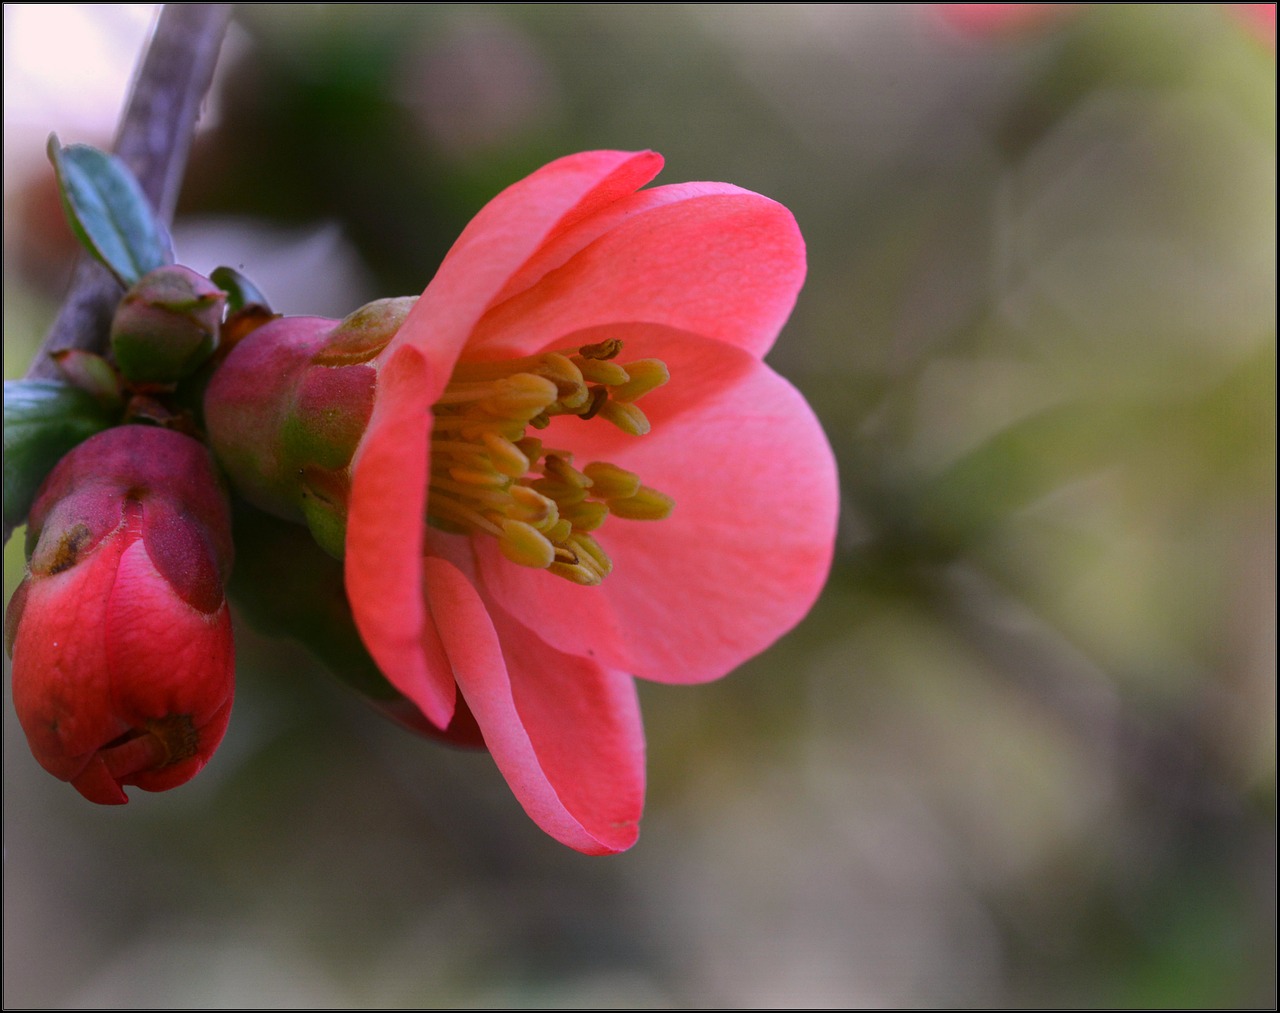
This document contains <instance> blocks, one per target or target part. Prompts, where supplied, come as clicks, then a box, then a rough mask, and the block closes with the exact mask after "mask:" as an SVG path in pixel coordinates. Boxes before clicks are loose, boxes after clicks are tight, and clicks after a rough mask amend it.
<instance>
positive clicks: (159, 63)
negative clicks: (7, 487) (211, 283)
mask: <svg viewBox="0 0 1280 1013" xmlns="http://www.w3.org/2000/svg"><path fill="white" fill-rule="evenodd" d="M230 18H231V5H230V4H165V5H164V6H163V7H162V8H161V10H160V17H159V19H158V20H157V22H156V29H155V33H154V34H153V35H152V37H151V42H150V45H148V47H147V51H146V55H145V56H144V57H143V58H142V62H141V64H140V65H139V67H138V72H137V76H136V77H135V78H134V81H133V90H132V91H131V92H130V94H129V101H128V104H127V105H126V107H125V111H124V115H123V117H122V118H121V120H120V128H119V131H118V133H117V134H116V141H115V147H114V150H115V153H116V154H117V155H119V156H120V158H122V159H123V160H124V162H125V163H126V164H127V165H128V166H129V168H130V169H132V170H133V172H134V174H135V175H136V176H137V177H138V182H139V183H141V184H142V191H143V193H145V194H146V195H147V197H148V199H149V200H150V201H151V204H152V206H153V207H154V208H155V211H156V213H157V214H158V215H159V216H160V218H161V219H162V220H163V221H164V223H165V224H166V225H167V224H169V223H170V222H171V221H172V219H173V210H174V207H175V206H176V205H177V203H178V192H179V191H180V190H181V188H182V177H183V174H184V172H185V171H186V166H187V155H188V153H189V152H190V150H191V139H192V137H193V136H194V135H195V125H196V120H197V118H198V117H199V114H200V104H201V103H202V102H203V101H204V96H205V93H206V92H207V91H208V90H209V84H210V82H211V81H212V80H213V69H214V66H215V65H216V64H217V61H218V50H219V49H220V48H221V47H222V38H223V36H224V35H225V34H226V30H227V23H228V22H229V21H230ZM119 299H120V286H119V284H118V283H117V282H116V280H115V279H114V278H113V277H112V276H111V275H110V273H109V272H108V271H107V270H106V268H104V267H102V266H101V265H100V264H98V262H97V261H95V260H93V259H92V258H90V257H89V256H88V255H87V254H82V255H81V257H80V260H79V261H78V262H77V264H76V269H75V273H74V275H73V277H72V281H71V288H70V290H69V291H68V292H67V297H66V299H65V300H64V301H63V304H62V308H61V309H60V310H59V311H58V316H57V318H56V319H55V320H54V322H53V325H52V326H51V327H50V328H49V332H48V334H46V335H45V338H44V341H42V342H41V344H40V348H39V349H38V350H37V352H36V355H35V358H34V359H33V360H32V362H31V365H30V367H28V369H27V376H28V377H29V378H33V379H34V378H46V379H47V378H56V377H57V376H58V375H59V373H58V370H57V367H56V366H54V364H53V360H52V358H50V352H52V351H55V350H60V349H64V348H81V349H85V350H87V351H96V352H100V351H102V350H103V349H104V348H105V347H106V338H107V331H108V329H109V327H110V324H111V315H112V312H113V311H114V309H115V306H116V303H117V302H118V301H119Z"/></svg>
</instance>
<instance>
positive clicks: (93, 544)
mask: <svg viewBox="0 0 1280 1013" xmlns="http://www.w3.org/2000/svg"><path fill="white" fill-rule="evenodd" d="M27 545H28V554H29V564H28V573H27V577H26V578H25V579H24V581H23V582H22V585H21V586H20V587H19V589H18V591H17V592H16V593H15V594H14V596H13V599H12V600H11V601H10V603H9V610H8V614H7V617H6V627H7V629H6V633H7V637H8V647H9V651H10V653H11V654H12V656H13V698H14V705H15V707H16V710H17V712H18V720H19V721H20V722H21V724H22V728H23V731H24V732H25V733H26V735H27V741H28V743H29V744H30V746H31V751H32V753H34V754H35V757H36V759H37V760H38V761H39V762H40V764H41V765H42V766H43V767H44V768H45V769H46V770H48V771H49V772H50V773H51V774H53V775H54V776H55V777H58V778H61V779H62V780H64V781H69V782H71V784H72V786H73V787H74V788H75V789H76V790H77V791H79V792H80V794H82V795H84V796H85V798H87V799H89V800H91V801H93V802H100V803H103V804H106V805H112V804H122V803H124V802H127V801H128V798H127V797H126V796H125V793H124V791H123V790H122V788H123V786H124V785H137V786H138V787H140V788H142V789H144V790H146V791H165V790H167V789H169V788H173V787H176V786H177V785H179V784H183V783H184V782H186V781H188V780H190V779H191V778H192V777H194V776H195V774H196V773H197V772H198V771H199V770H200V768H201V767H203V766H204V764H205V761H206V760H208V758H209V757H210V756H211V755H212V754H213V751H214V750H215V749H216V748H217V746H218V743H219V742H220V741H221V740H222V735H223V732H225V731H226V727H227V719H228V717H229V716H230V713H231V701H232V695H233V687H234V660H233V649H232V641H231V620H230V615H229V612H228V609H227V603H226V600H225V598H224V597H223V591H222V585H223V579H224V578H225V576H226V574H227V570H228V569H229V566H230V562H231V534H230V518H229V515H228V510H227V504H226V501H225V498H224V496H223V493H222V491H221V489H220V487H219V485H218V482H217V479H216V478H215V476H214V472H213V467H212V462H211V461H210V459H209V455H208V453H207V452H206V451H205V449H204V448H203V447H202V446H201V445H200V444H199V443H197V442H196V441H195V440H193V439H191V438H190V437H187V436H183V435H180V434H178V433H174V432H169V431H167V430H163V429H156V428H151V427H144V426H136V425H132V426H124V427H120V428H116V429H109V430H107V431H105V432H102V433H99V434H98V435H96V436H93V437H91V438H90V439H88V440H86V441H85V442H84V443H82V444H80V446H78V447H77V448H75V449H74V450H73V451H71V453H69V454H68V455H67V456H66V457H64V458H63V459H62V461H60V462H59V463H58V465H57V467H55V468H54V470H53V471H52V472H51V473H50V475H49V477H48V478H47V479H46V480H45V483H44V485H43V486H42V487H41V490H40V492H39V494H38V495H37V497H36V500H35V504H34V505H33V507H32V509H31V513H30V515H29V517H28V521H27Z"/></svg>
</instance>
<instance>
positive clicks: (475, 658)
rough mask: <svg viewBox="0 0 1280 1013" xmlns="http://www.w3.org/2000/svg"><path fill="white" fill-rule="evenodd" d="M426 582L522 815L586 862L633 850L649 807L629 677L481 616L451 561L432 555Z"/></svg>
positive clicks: (497, 617)
mask: <svg viewBox="0 0 1280 1013" xmlns="http://www.w3.org/2000/svg"><path fill="white" fill-rule="evenodd" d="M424 576H425V582H426V587H427V593H428V596H429V597H430V600H431V608H432V611H433V612H434V614H435V615H436V616H437V619H438V621H439V624H440V631H441V636H442V639H443V642H444V646H445V650H446V651H447V652H448V655H449V661H450V662H451V663H452V665H453V669H454V672H455V674H456V676H457V679H458V685H459V687H460V688H461V690H462V694H463V696H464V697H465V698H466V701H467V704H468V705H469V706H470V707H471V710H472V712H473V713H474V714H475V717H476V720H477V722H479V724H480V728H481V731H483V732H484V738H485V743H486V744H487V745H488V747H489V751H490V752H491V753H492V754H493V758H494V760H495V762H496V763H497V764H498V769H499V770H501V771H502V774H503V776H504V777H505V778H506V779H507V783H508V784H510V786H511V790H512V791H513V792H514V793H515V796H516V798H517V799H519V801H520V804H521V805H523V806H524V808H525V811H526V812H528V814H529V815H530V816H531V817H532V818H533V820H534V822H536V823H537V824H538V826H540V827H542V829H543V830H545V831H546V832H547V833H548V834H550V835H551V836H552V837H554V838H555V839H556V840H558V841H560V842H561V843H563V844H567V845H569V846H570V847H571V848H576V849H577V850H578V851H582V852H585V853H586V854H595V855H598V854H609V853H611V852H617V851H623V850H625V849H627V848H629V847H631V845H632V844H634V843H635V841H636V837H637V836H638V834H639V820H640V814H641V811H642V809H643V806H644V732H643V729H642V728H641V724H640V708H639V702H638V701H637V699H636V693H635V685H634V682H633V681H632V679H631V678H630V677H629V676H627V675H624V674H623V673H621V672H616V671H611V670H609V669H606V668H602V667H600V666H599V665H596V664H594V663H593V662H591V661H588V660H587V659H586V658H583V657H571V656H568V655H565V654H562V653H560V652H559V651H556V650H555V649H554V648H552V647H550V646H548V645H547V644H546V643H545V642H543V641H542V640H540V639H539V638H538V637H537V636H535V635H534V634H533V633H532V632H530V631H529V630H527V629H526V628H524V627H523V626H521V625H520V624H519V623H517V622H515V621H513V620H512V619H511V618H510V617H508V616H506V615H505V614H503V613H502V612H501V611H500V610H492V611H491V610H490V609H488V608H486V607H485V604H484V602H483V601H482V600H481V598H480V596H479V594H478V593H477V592H476V589H475V588H474V587H473V586H472V584H471V582H470V581H469V580H468V579H467V578H466V576H464V575H463V573H462V572H461V571H460V570H459V569H458V568H457V567H455V566H454V565H453V564H452V563H450V562H448V561H446V560H444V559H438V558H431V557H428V558H427V559H426V561H425V563H424Z"/></svg>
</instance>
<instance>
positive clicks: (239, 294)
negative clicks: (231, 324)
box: [209, 267, 271, 313]
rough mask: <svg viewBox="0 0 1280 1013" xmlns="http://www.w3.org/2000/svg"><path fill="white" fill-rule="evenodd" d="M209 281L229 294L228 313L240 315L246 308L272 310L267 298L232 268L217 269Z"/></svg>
mask: <svg viewBox="0 0 1280 1013" xmlns="http://www.w3.org/2000/svg"><path fill="white" fill-rule="evenodd" d="M209 280H210V281H211V282H213V283H214V284H215V285H217V286H218V288H220V289H222V291H224V292H226V293H227V312H228V313H239V312H240V311H241V310H242V309H244V308H245V307H246V306H261V307H262V308H263V309H270V308H271V306H270V304H269V303H268V302H267V297H266V296H265V295H263V294H262V292H261V291H259V289H258V287H257V286H256V285H255V284H254V283H253V282H251V281H250V280H249V279H248V278H246V277H245V276H244V275H243V274H241V273H240V272H239V271H237V270H236V269H235V268H232V267H215V268H214V269H213V273H212V274H210V275H209Z"/></svg>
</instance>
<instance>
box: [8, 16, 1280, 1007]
mask: <svg viewBox="0 0 1280 1013" xmlns="http://www.w3.org/2000/svg"><path fill="white" fill-rule="evenodd" d="M1248 6H1249V5H1220V6H1200V7H1197V6H1183V5H1179V6H1176V7H1175V6H1173V5H1161V4H1153V5H1133V6H1128V5H1106V6H1097V7H1090V6H1088V5H1081V6H1078V7H1064V8H1058V9H1057V10H1056V11H1051V12H1049V13H1041V14H1039V15H1033V16H1030V17H1028V18H1027V19H1025V20H1023V21H1019V22H1018V23H1014V24H1004V25H985V26H984V25H981V24H978V23H976V22H973V21H971V20H969V19H967V18H965V17H964V14H965V12H964V11H960V10H955V9H953V10H950V11H947V12H941V13H940V12H939V11H938V10H937V9H935V8H932V7H930V6H928V5H903V6H897V5H859V4H850V5H844V4H840V5H758V6H749V7H748V6H743V5H735V4H728V5H643V4H631V5H627V4H623V5H608V6H605V5H595V4H582V5H560V4H513V5H508V4H467V5H453V4H432V5H364V6H360V7H358V8H357V7H353V6H345V5H328V4H299V5H262V6H259V5H253V4H245V5H242V6H239V7H238V8H237V13H236V21H235V23H234V25H233V29H232V32H231V33H230V35H229V36H228V40H227V44H226V46H225V47H224V51H223V62H222V64H221V67H220V73H219V78H218V81H217V84H216V87H215V93H214V95H213V96H212V97H211V99H210V100H209V103H208V108H207V119H206V123H207V127H206V129H205V131H204V132H203V133H202V134H201V136H200V137H199V139H198V141H197V145H196V149H195V152H194V153H193V157H192V163H191V167H190V172H189V175H188V185H187V189H186V191H185V195H184V198H183V202H182V206H181V208H180V213H179V219H178V222H177V224H176V226H175V238H176V243H177V247H178V252H179V256H180V259H182V260H183V261H185V262H187V263H190V264H191V265H192V266H194V267H197V268H200V269H204V270H208V269H211V268H212V267H214V266H216V265H217V264H220V263H227V264H231V265H232V266H235V267H239V268H242V269H243V270H244V271H245V272H246V273H247V274H248V275H249V276H250V277H252V278H253V279H254V280H255V281H256V282H257V283H258V284H259V285H260V287H262V288H263V289H264V290H265V291H266V292H267V293H268V294H269V295H270V296H271V297H272V299H273V302H274V303H275V306H276V308H277V309H279V310H283V311H286V312H291V313H321V314H330V315H343V314H345V313H346V312H348V311H349V310H351V309H353V308H354V307H356V306H358V305H359V304H360V303H362V302H363V301H365V300H367V299H370V298H373V297H377V296H383V295H398V294H412V293H416V292H417V291H420V290H421V289H422V287H423V286H424V285H425V283H426V281H427V280H428V279H429V278H430V276H431V273H432V271H433V269H434V266H435V265H436V264H437V263H438V261H439V258H440V257H441V256H442V255H443V253H444V251H445V250H446V249H447V248H448V246H449V244H450V243H451V241H452V240H453V238H454V237H455V236H456V235H457V234H458V232H459V231H460V229H461V228H462V226H463V225H464V224H465V223H466V222H467V220H468V219H469V218H470V217H471V216H472V214H474V212H475V211H476V210H477V209H478V208H479V207H480V206H481V205H482V204H483V203H484V201H485V200H487V199H488V198H489V197H490V196H492V195H493V194H494V193H495V192H496V191H497V190H499V189H501V188H502V187H503V186H505V185H507V184H508V183H510V182H512V181H514V180H515V179H517V178H519V177H520V176H522V175H524V174H525V173H527V172H529V171H531V170H532V169H534V168H536V167H537V166H539V165H541V164H542V163H544V162H546V161H549V160H550V159H552V158H554V157H557V156H559V155H562V154H566V153H568V152H572V151H577V150H582V149H586V148H599V147H617V148H629V149H630V148H644V147H652V148H655V149H657V150H659V151H661V152H663V153H664V154H665V156H666V158H667V168H666V171H665V172H664V174H663V176H662V177H661V178H660V180H659V182H680V181H684V180H694V179H712V180H725V181H730V182H733V183H737V184H739V185H741V186H744V187H748V188H750V189H753V190H757V191H759V192H761V193H764V194H767V195H768V196H770V197H773V198H775V199H777V200H779V201H781V202H782V203H784V204H786V205H787V206H788V207H790V208H791V209H792V210H793V211H794V212H795V215H796V217H797V219H798V220H799V223H800V226H801V229H802V231H803V232H804V234H805V236H806V238H807V241H808V244H809V264H810V267H809V280H808V283H807V286H806V288H805V290H804V292H803V293H802V295H801V298H800V302H799V305H798V307H797V309H796V312H795V315H794V316H793V318H792V320H791V322H790V324H789V325H788V327H787V328H786V330H785V331H784V333H783V335H782V337H781V339H780V340H779V342H778V346H777V348H776V349H775V351H774V352H773V353H772V355H771V356H770V360H769V361H770V362H771V364H772V365H773V366H774V368H775V369H777V370H778V371H779V372H781V373H783V374H784V375H785V376H787V377H789V378H790V379H791V380H792V381H793V382H794V383H795V384H796V385H797V386H798V387H799V388H800V389H801V390H803V391H804V393H805V394H806V396H807V397H808V398H809V400H810V402H811V403H812V404H813V406H814V408H815V409H816V411H817V413H818V415H819V416H820V417H821V419H822V420H823V423H824V425H825V427H826V430H827V433H828V435H829V436H830V439H831V442H832V445H833V447H834V448H835V452H836V454H837V456H838V458H839V462H840V469H841V477H842V486H843V508H842V519H841V531H840V538H839V544H838V546H837V553H836V560H835V567H834V570H833V572H832V575H831V580H830V583H829V586H828V588H827V590H826V592H825V594H824V596H823V597H822V599H821V600H820V601H819V603H818V605H817V607H816V608H815V609H814V611H813V613H812V615H811V616H810V617H809V619H808V620H807V621H806V622H805V623H803V624H802V625H801V626H800V627H799V628H798V629H797V630H796V631H795V632H794V633H792V634H791V635H789V636H787V637H786V638H784V639H783V640H782V641H781V642H780V643H779V644H778V645H777V646H776V647H775V648H774V649H773V650H771V651H769V652H768V653H766V654H765V655H763V656H761V657H759V658H757V659H755V660H754V661H752V662H750V663H749V664H747V665H745V666H744V667H743V668H742V670H740V671H739V672H737V673H735V674H734V675H733V676H731V677H730V678H727V679H725V680H722V681H721V682H718V683H716V684H713V685H709V686H704V687H698V688H674V687H660V686H644V687H642V698H643V701H644V706H645V717H646V725H647V729H648V736H649V770H650V790H649V798H648V808H647V814H646V817H645V821H644V825H643V831H642V834H641V839H640V843H639V844H638V845H637V846H636V848H635V849H633V850H632V851H631V852H629V853H627V854H625V855H622V856H619V857H616V858H609V859H600V858H586V857H583V856H581V855H578V854H576V853H574V852H572V851H569V850H567V849H565V848H563V847H562V846H560V845H558V844H556V843H555V842H553V841H552V840H550V839H549V838H547V837H545V836H544V835H543V834H542V832H541V831H539V830H538V829H537V828H536V827H535V826H534V825H533V823H532V822H530V821H529V820H528V819H527V817H525V815H524V814H523V812H522V811H521V810H520V808H519V806H518V805H517V804H516V803H515V801H514V799H513V798H512V797H511V795H510V793H509V791H508V790H507V788H506V785H505V783H504V782H503V781H502V779H501V777H500V776H499V775H498V773H497V771H496V770H495V769H494V768H493V766H492V763H491V762H490V761H489V760H488V758H487V757H485V756H482V755H473V754H467V753H460V752H455V751H451V750H449V749H447V748H445V747H441V746H437V745H434V744H432V743H429V742H426V741H423V740H418V739H415V738H413V737H412V736H409V735H407V734H405V733H403V732H401V731H399V730H398V729H397V728H395V727H393V726H392V725H391V724H389V723H386V722H384V721H382V720H381V719H380V718H379V717H378V716H377V715H376V714H374V713H373V712H372V711H371V710H369V709H368V708H366V707H364V706H363V705H362V704H361V703H360V701H359V700H358V699H357V698H355V697H354V696H352V695H351V694H349V693H348V692H347V691H346V690H345V689H344V688H343V687H341V686H340V685H339V684H338V683H337V682H336V680H334V679H333V678H332V677H331V676H330V675H329V674H328V673H326V672H324V671H323V670H321V669H318V668H316V667H314V666H313V665H312V663H311V662H310V661H309V660H308V659H307V657H306V655H304V654H303V653H302V652H301V651H300V650H298V649H296V648H294V647H292V646H291V645H289V644H283V643H275V642H268V641H265V640H262V639H261V638H257V637H255V636H254V635H253V634H252V633H251V632H249V631H248V630H247V629H244V628H243V627H242V628H241V630H240V631H239V632H238V647H239V657H240V665H239V688H238V692H237V697H238V699H237V702H236V713H235V714H234V716H233V720H232V726H231V730H230V732H229V733H228V736H227V739H226V741H225V743H224V745H223V747H222V749H221V750H220V752H219V753H218V755H217V757H216V758H215V760H214V762H213V763H212V764H211V765H210V766H209V767H208V768H207V769H206V770H205V771H204V772H203V773H202V774H201V775H200V776H199V777H198V778H197V779H196V780H195V781H193V782H192V783H191V784H189V785H187V786H185V787H183V788H182V789H180V790H178V791H175V792H172V793H169V794H167V795H162V796H149V795H147V794H146V793H143V792H138V791H135V792H133V799H132V802H131V804H130V805H129V806H127V807H124V808H123V809H120V810H108V809H100V808H97V807H93V806H91V805H89V804H88V803H86V802H84V801H83V800H82V799H81V798H80V797H79V796H78V795H77V794H76V793H75V792H74V791H73V790H72V789H70V788H69V787H67V786H66V785H64V784H61V783H59V782H57V781H55V780H54V779H52V778H50V777H49V776H47V775H46V774H45V773H44V772H43V771H41V770H40V769H39V768H38V766H37V765H36V764H35V762H34V760H33V759H32V758H31V757H30V754H29V753H28V752H27V749H26V744H25V741H24V740H23V737H22V734H21V731H20V730H19V729H18V726H17V723H16V720H15V719H14V717H13V714H12V707H11V705H9V704H8V703H7V702H6V707H5V717H4V732H5V734H4V763H5V766H4V785H5V792H4V828H3V833H4V862H5V865H4V877H5V878H4V916H5V917H4V944H5V946H4V950H5V962H4V1002H5V1005H6V1006H7V1007H15V1006H60V1007H67V1006H70V1007H93V1006H108V1007H111V1006H134V1007H138V1008H156V1007H159V1008H164V1007H170V1006H178V1007H189V1006H215V1007H217V1006H232V1007H234V1006H265V1007H268V1008H270V1007H271V1006H273V1005H274V1006H357V1007H376V1006H427V1007H437V1006H464V1007H470V1006H490V1007H492V1006H515V1007H541V1006H569V1007H578V1006H583V1007H594V1006H597V1005H598V1006H603V1007H615V1006H642V1007H678V1006H691V1007H715V1006H726V1007H759V1006H771V1005H772V1006H784V1007H795V1006H815V1007H830V1006H869V1007H920V1006H930V1005H941V1006H992V1007H1022V1006H1030V1007H1033V1008H1034V1007H1044V1006H1050V1007H1052V1006H1056V1005H1066V1006H1077V1007H1130V1006H1139V1007H1141V1006H1166V1005H1167V1006H1172V1007H1207V1008H1213V1007H1228V1006H1236V1005H1242V1006H1258V1007H1267V1006H1271V1007H1273V1008H1274V1006H1275V1003H1276V960H1275V951H1276V858H1277V855H1276V766H1275V758H1276V752H1275V750H1276V740H1275V728H1276V714H1275V707H1276V683H1275V664H1276V657H1275V609H1276V598H1275V589H1276V583H1275V558H1276V541H1275V507H1276V502H1275V432H1276V426H1275V422H1276V417H1275V377H1276V371H1275V334H1276V203H1275V200H1276V76H1275V75H1276V60H1275V42H1274V39H1275V35H1274V10H1273V11H1272V14H1271V21H1270V27H1268V25H1267V23H1266V22H1265V20H1264V22H1263V23H1262V24H1259V23H1258V20H1257V12H1256V11H1255V12H1253V13H1250V12H1248V11H1246V10H1243V8H1246V7H1248ZM1253 6H1254V7H1255V8H1256V7H1260V6H1262V5H1253ZM37 11H43V12H44V13H43V14H41V15H39V16H37V14H36V13H34V12H37ZM4 18H5V33H4V46H5V77H6V80H5V89H4V92H5V106H6V118H5V125H6V130H5V257H4V287H5V299H4V338H5V375H6V377H13V376H19V375H21V373H22V371H23V369H24V368H25V365H26V361H27V359H28V358H29V357H30V355H31V353H32V351H33V349H34V347H35V344H36V343H37V342H38V340H39V338H40V337H41V336H42V334H43V333H44V330H45V328H46V327H47V325H48V323H49V321H50V320H51V318H52V315H53V312H54V310H55V309H56V306H57V303H58V300H59V299H60V297H61V294H62V291H63V286H64V285H65V280H66V277H67V270H68V263H69V260H68V257H69V254H70V241H69V238H68V237H67V234H66V229H65V226H64V225H62V224H61V220H60V215H59V211H58V208H57V206H56V198H55V197H54V195H53V191H52V189H51V182H50V177H51V173H50V172H49V170H48V166H47V164H45V163H44V162H43V144H44V138H45V137H46V136H47V134H48V133H49V131H51V130H57V131H58V132H59V135H60V137H61V138H62V140H63V141H64V143H67V142H72V141H85V142H90V143H98V144H101V145H106V144H108V143H109V141H110V136H111V132H112V130H113V124H114V119H115V116H116V113H117V111H118V109H119V107H120V104H121V102H122V99H123V95H124V89H125V84H126V79H127V74H128V72H129V68H130V66H131V65H132V62H133V60H134V58H135V54H136V52H137V47H138V45H139V42H140V40H141V38H142V37H143V34H144V32H145V29H146V26H147V24H148V23H149V18H150V8H149V6H148V5H97V6H94V7H93V8H92V9H86V8H83V7H81V6H79V5H6V6H5V12H4ZM961 22H964V23H961ZM20 543H21V537H20V535H19V537H16V538H15V539H13V540H12V542H11V543H10V545H9V546H8V548H7V550H6V555H5V586H6V593H8V592H9V591H11V590H12V588H13V587H14V586H15V584H16V582H17V580H18V579H19V578H20V574H21V567H22V556H21V547H20Z"/></svg>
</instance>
